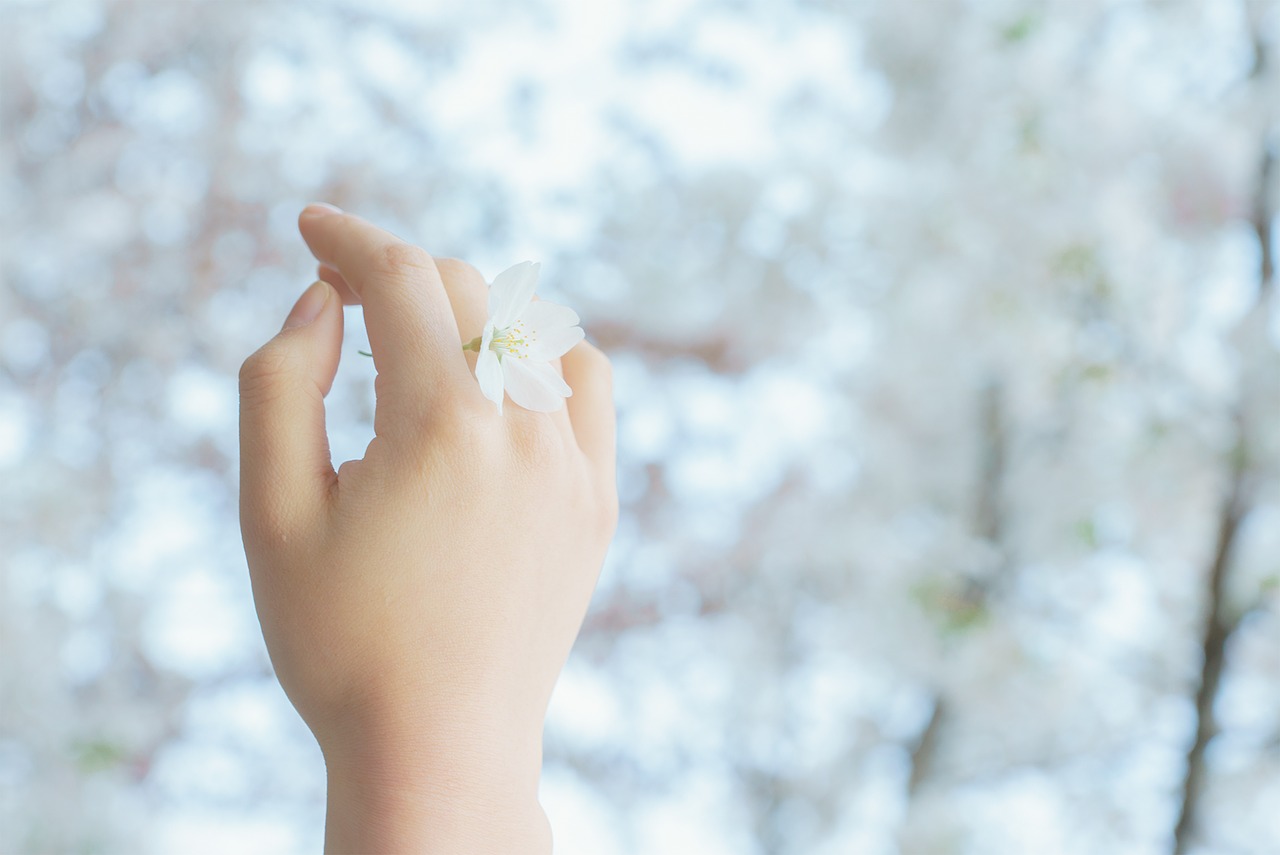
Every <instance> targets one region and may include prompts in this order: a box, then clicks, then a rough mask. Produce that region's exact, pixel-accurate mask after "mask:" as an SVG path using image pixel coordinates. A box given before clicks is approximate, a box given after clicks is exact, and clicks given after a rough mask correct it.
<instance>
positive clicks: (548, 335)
mask: <svg viewBox="0 0 1280 855" xmlns="http://www.w3.org/2000/svg"><path fill="white" fill-rule="evenodd" d="M585 335H586V333H584V332H583V331H582V327H553V328H552V329H550V330H538V331H536V332H533V333H530V334H529V358H530V359H536V360H538V361H539V362H547V361H548V360H552V359H558V358H559V357H561V356H564V355H565V354H566V353H568V352H569V348H571V347H573V346H574V345H575V344H577V343H578V342H580V341H582V339H583V337H584V336H585Z"/></svg>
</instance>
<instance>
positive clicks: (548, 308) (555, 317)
mask: <svg viewBox="0 0 1280 855" xmlns="http://www.w3.org/2000/svg"><path fill="white" fill-rule="evenodd" d="M520 319H521V320H522V321H524V323H525V326H527V327H529V328H530V329H535V330H552V329H556V328H557V327H573V326H577V325H578V313H577V312H575V311H574V310H573V309H570V308H569V307H568V306H561V305H560V304H559V303H548V302H547V301H546V300H534V301H533V302H532V303H530V304H529V305H527V306H525V308H524V311H523V312H521V313H520Z"/></svg>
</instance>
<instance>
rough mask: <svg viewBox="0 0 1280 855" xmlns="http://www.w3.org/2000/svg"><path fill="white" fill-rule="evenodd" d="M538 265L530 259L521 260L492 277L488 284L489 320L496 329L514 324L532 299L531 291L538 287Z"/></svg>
mask: <svg viewBox="0 0 1280 855" xmlns="http://www.w3.org/2000/svg"><path fill="white" fill-rule="evenodd" d="M538 267H539V265H537V264H535V263H533V262H532V261H522V262H520V263H519V264H517V265H515V266H513V267H508V268H507V269H506V270H504V271H502V272H501V273H499V274H498V275H497V276H495V277H494V279H493V284H492V285H490V286H489V320H491V321H493V323H494V325H495V326H496V327H497V328H498V329H500V330H502V329H506V328H507V327H509V326H511V325H512V324H514V323H515V322H516V318H519V317H520V313H521V312H522V311H524V308H525V307H526V306H528V305H529V301H530V300H532V299H533V291H534V289H535V288H537V287H538Z"/></svg>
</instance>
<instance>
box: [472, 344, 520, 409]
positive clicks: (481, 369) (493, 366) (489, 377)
mask: <svg viewBox="0 0 1280 855" xmlns="http://www.w3.org/2000/svg"><path fill="white" fill-rule="evenodd" d="M504 374H505V372H504V371H503V370H502V364H501V363H500V362H499V361H498V354H496V353H494V352H493V351H492V350H490V349H489V348H487V347H486V348H485V349H484V350H481V351H480V356H479V358H477V359H476V379H477V380H479V381H480V392H481V394H483V395H484V396H485V397H486V398H488V399H489V400H490V401H493V402H494V403H495V404H497V405H498V412H502V387H503V382H502V381H503V375H504ZM513 400H514V399H513Z"/></svg>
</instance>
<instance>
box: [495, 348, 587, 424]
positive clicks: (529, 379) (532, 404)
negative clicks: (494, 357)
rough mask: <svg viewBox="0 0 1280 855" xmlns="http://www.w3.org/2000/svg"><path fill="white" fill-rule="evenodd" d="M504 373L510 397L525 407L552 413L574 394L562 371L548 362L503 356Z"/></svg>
mask: <svg viewBox="0 0 1280 855" xmlns="http://www.w3.org/2000/svg"><path fill="white" fill-rule="evenodd" d="M502 375H503V379H504V380H505V381H506V384H507V394H508V395H510V396H511V400H513V401H515V402H516V403H517V404H519V405H520V406H522V407H524V408H525V409H526V410H533V411H534V412H538V413H553V412H555V411H556V410H558V409H560V407H561V406H563V404H564V399H565V398H567V397H569V396H570V395H572V394H573V390H572V389H570V388H569V387H568V385H567V384H566V383H565V382H564V378H562V377H561V376H560V374H559V372H557V371H556V370H555V369H554V368H552V367H551V366H550V365H548V364H547V363H545V362H533V361H531V360H528V359H515V358H512V359H504V360H502Z"/></svg>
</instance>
